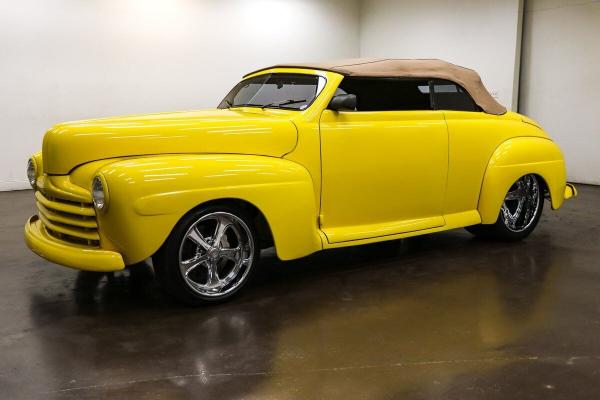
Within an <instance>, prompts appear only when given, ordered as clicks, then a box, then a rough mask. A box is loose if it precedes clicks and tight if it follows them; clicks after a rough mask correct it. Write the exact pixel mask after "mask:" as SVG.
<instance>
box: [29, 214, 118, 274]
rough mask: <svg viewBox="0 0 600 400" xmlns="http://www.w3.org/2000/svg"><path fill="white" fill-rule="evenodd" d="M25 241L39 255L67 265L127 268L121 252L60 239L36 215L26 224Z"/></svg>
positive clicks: (91, 267)
mask: <svg viewBox="0 0 600 400" xmlns="http://www.w3.org/2000/svg"><path fill="white" fill-rule="evenodd" d="M25 242H26V243H27V246H29V248H30V249H32V250H33V251H34V252H35V253H36V254H38V255H39V256H41V257H44V258H46V259H48V260H50V261H52V262H55V263H57V264H61V265H64V266H66V267H71V268H77V269H84V270H88V271H99V272H101V271H105V272H107V271H118V270H121V269H123V268H125V264H124V263H123V258H122V257H121V255H120V254H119V253H116V252H114V251H107V250H99V249H90V248H87V247H85V246H78V245H76V244H73V243H68V242H62V241H59V240H57V239H55V238H54V237H52V236H50V235H49V234H48V233H47V232H46V228H45V227H44V225H43V224H42V223H41V221H40V220H39V219H38V218H37V217H35V216H34V217H31V218H30V219H29V220H28V221H27V223H26V224H25Z"/></svg>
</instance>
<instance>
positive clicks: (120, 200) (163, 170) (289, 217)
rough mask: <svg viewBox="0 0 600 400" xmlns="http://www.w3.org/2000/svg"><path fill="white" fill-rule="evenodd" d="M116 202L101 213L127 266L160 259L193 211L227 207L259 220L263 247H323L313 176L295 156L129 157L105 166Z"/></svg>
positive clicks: (305, 250) (295, 253)
mask: <svg viewBox="0 0 600 400" xmlns="http://www.w3.org/2000/svg"><path fill="white" fill-rule="evenodd" d="M100 172H101V173H102V174H103V175H104V177H105V178H106V180H107V182H108V185H107V186H108V191H109V193H110V199H111V200H110V204H109V206H108V209H107V212H104V213H101V215H99V225H100V231H101V234H102V235H103V236H104V239H106V240H105V243H110V245H111V246H112V247H113V248H114V249H115V250H117V251H119V252H120V253H121V254H122V255H123V257H124V259H125V262H126V264H128V265H129V264H133V263H136V262H139V261H141V260H143V259H145V258H147V257H150V256H152V255H153V254H154V253H155V252H156V251H157V250H158V249H159V248H160V247H161V246H162V244H163V243H164V242H165V240H166V239H167V238H168V237H169V235H170V234H171V232H172V231H173V228H174V227H175V226H176V224H177V223H179V221H181V219H182V218H183V216H184V215H186V214H188V213H189V212H190V211H191V210H197V209H198V207H204V206H207V205H218V204H224V205H228V206H229V207H235V208H240V209H243V210H245V211H246V212H247V213H248V214H250V215H251V216H252V217H253V222H254V223H255V224H256V225H255V227H257V231H258V232H259V234H260V239H261V246H265V247H268V246H270V245H271V244H272V245H274V246H275V249H276V252H277V255H278V257H279V258H280V259H283V260H289V259H293V258H299V257H302V256H305V255H308V254H311V253H313V252H315V251H318V250H320V249H321V248H322V243H321V238H320V235H319V233H318V226H317V215H318V212H317V204H316V201H315V194H314V186H313V182H312V179H311V177H310V174H309V173H308V171H307V170H306V169H305V168H304V167H303V166H301V165H299V164H297V163H294V162H292V161H289V160H284V159H280V158H274V157H265V156H252V155H233V154H229V155H214V154H213V155H208V154H207V155H184V156H181V155H164V156H152V157H144V158H139V159H128V160H123V161H118V162H115V163H112V164H110V165H107V166H105V167H103V168H102V170H101V171H100Z"/></svg>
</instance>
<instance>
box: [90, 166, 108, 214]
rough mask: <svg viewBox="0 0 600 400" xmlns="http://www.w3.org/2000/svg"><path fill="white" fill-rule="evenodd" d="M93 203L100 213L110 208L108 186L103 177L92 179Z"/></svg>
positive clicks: (97, 176) (98, 176)
mask: <svg viewBox="0 0 600 400" xmlns="http://www.w3.org/2000/svg"><path fill="white" fill-rule="evenodd" d="M92 202H93V203H94V207H95V208H96V209H97V210H98V211H105V210H106V209H107V208H108V186H107V185H106V180H105V179H104V177H103V176H102V175H96V176H95V177H94V179H92Z"/></svg>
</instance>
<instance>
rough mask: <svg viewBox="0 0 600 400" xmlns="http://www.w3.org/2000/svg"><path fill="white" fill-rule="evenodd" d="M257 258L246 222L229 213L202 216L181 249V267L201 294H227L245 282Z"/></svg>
mask: <svg viewBox="0 0 600 400" xmlns="http://www.w3.org/2000/svg"><path fill="white" fill-rule="evenodd" d="M253 258H254V241H253V239H252V234H251V233H250V229H249V228H248V226H247V225H246V223H244V221H243V220H242V219H241V218H239V217H237V216H235V215H233V214H230V213H227V212H213V213H210V214H206V215H204V216H202V217H200V218H199V219H198V220H197V221H196V222H194V223H193V224H192V226H191V227H190V228H189V229H188V231H187V232H186V234H185V236H184V237H183V240H182V242H181V246H180V248H179V270H180V272H181V275H182V277H183V279H184V281H185V282H186V284H187V285H188V286H189V287H190V288H191V289H192V290H193V291H195V292H197V293H198V294H200V295H203V296H208V297H219V296H224V295H226V294H227V293H229V292H231V291H233V290H235V289H236V288H237V287H238V286H239V285H240V284H242V283H243V282H244V280H245V278H246V275H248V272H249V271H250V266H251V265H252V260H253Z"/></svg>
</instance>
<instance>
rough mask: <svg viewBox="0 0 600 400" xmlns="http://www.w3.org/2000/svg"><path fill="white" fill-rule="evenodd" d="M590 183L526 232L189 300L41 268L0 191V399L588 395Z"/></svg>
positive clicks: (593, 288) (28, 205)
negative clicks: (204, 301)
mask: <svg viewBox="0 0 600 400" xmlns="http://www.w3.org/2000/svg"><path fill="white" fill-rule="evenodd" d="M599 205H600V187H585V186H580V197H579V198H577V199H576V200H574V201H570V202H568V203H567V204H566V206H565V207H564V208H563V209H562V210H560V211H559V212H552V211H550V209H549V207H547V208H546V210H545V214H544V216H543V217H542V221H541V222H540V225H539V226H538V228H537V230H536V231H535V232H534V234H533V235H532V236H530V238H528V239H527V240H525V241H523V242H520V243H510V244H509V243H490V242H485V241H480V240H475V239H473V238H472V237H471V236H470V235H469V234H468V233H466V232H465V231H463V230H456V231H452V232H446V233H441V234H436V235H429V236H424V237H419V238H412V239H408V240H403V241H394V242H388V243H384V244H377V245H370V246H363V247H357V248H348V249H342V250H336V251H328V252H322V253H320V254H317V255H314V256H311V257H308V258H305V259H302V260H298V261H295V262H286V263H282V262H279V261H277V260H276V259H275V258H274V257H273V256H272V255H269V254H267V255H266V256H265V258H264V259H263V261H262V262H261V264H260V265H259V270H258V271H257V272H258V273H257V276H256V279H255V280H254V282H252V283H251V284H250V285H249V286H247V287H246V289H245V291H244V292H243V293H242V294H241V295H240V296H239V297H237V298H235V299H233V300H232V301H230V302H228V303H226V304H222V305H218V306H212V307H206V308H199V309H193V308H187V307H183V306H180V305H179V304H177V303H174V302H172V301H171V300H169V299H168V298H166V297H165V296H163V294H162V293H161V292H160V291H159V290H158V289H157V287H156V286H155V284H154V283H153V280H152V272H151V269H150V268H149V267H145V266H139V267H138V268H136V269H132V270H131V271H126V272H123V273H120V274H117V275H116V276H115V277H114V279H110V280H109V279H108V278H107V277H102V276H98V275H95V274H90V273H85V272H78V271H75V270H71V269H67V268H62V267H58V266H55V265H52V264H50V263H48V262H46V261H44V260H42V259H40V258H38V257H37V256H35V255H34V254H32V253H31V252H29V251H28V250H27V249H26V247H25V245H24V244H23V240H22V226H23V224H24V222H25V220H26V218H27V217H28V216H29V215H30V214H32V213H33V209H34V204H33V195H32V193H31V192H29V191H25V192H12V193H0V250H1V254H0V266H1V269H0V398H2V399H18V398H27V399H33V398H40V399H55V398H57V399H58V398H60V399H65V398H66V399H71V398H72V399H86V398H98V397H105V398H119V399H121V398H135V399H180V398H195V399H202V398H218V399H226V398H244V399H310V398H323V399H333V398H343V399H461V400H468V399H541V398H544V399H598V398H600V230H599V228H600V212H599V211H598V210H599V208H598V206H599Z"/></svg>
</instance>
